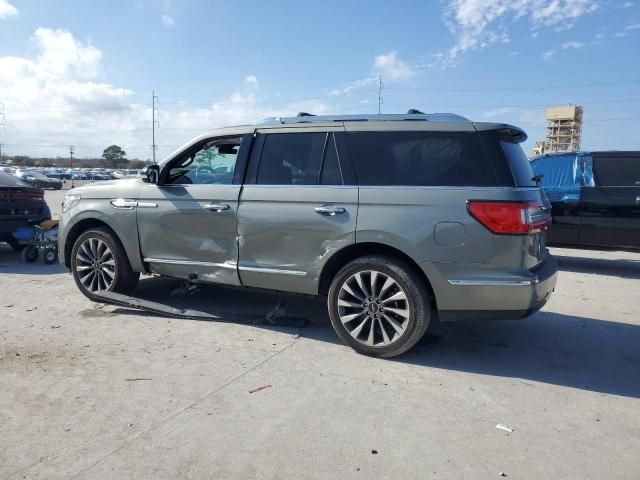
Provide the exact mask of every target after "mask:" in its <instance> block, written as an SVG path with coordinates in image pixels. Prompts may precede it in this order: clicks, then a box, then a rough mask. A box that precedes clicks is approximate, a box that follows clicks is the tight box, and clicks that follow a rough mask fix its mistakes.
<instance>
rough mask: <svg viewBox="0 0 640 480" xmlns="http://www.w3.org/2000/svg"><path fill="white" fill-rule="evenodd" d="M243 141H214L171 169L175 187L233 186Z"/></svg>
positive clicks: (170, 180)
mask: <svg viewBox="0 0 640 480" xmlns="http://www.w3.org/2000/svg"><path fill="white" fill-rule="evenodd" d="M241 142H242V137H235V138H224V139H213V140H210V141H208V142H206V143H205V144H203V145H201V146H200V147H199V148H196V149H195V150H194V151H191V152H189V153H187V154H186V155H185V156H184V157H182V158H181V159H180V160H178V161H177V162H176V163H174V164H173V165H171V167H170V169H169V174H168V178H167V181H166V182H165V183H167V184H172V185H190V184H200V185H202V184H204V185H231V183H233V172H234V169H235V166H236V160H237V158H238V152H239V151H240V144H241Z"/></svg>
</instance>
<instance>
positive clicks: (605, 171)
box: [593, 155, 640, 187]
mask: <svg viewBox="0 0 640 480" xmlns="http://www.w3.org/2000/svg"><path fill="white" fill-rule="evenodd" d="M593 174H594V176H595V181H596V185H598V186H602V187H637V186H640V155H639V156H637V157H609V158H607V157H600V156H597V157H596V156H594V157H593Z"/></svg>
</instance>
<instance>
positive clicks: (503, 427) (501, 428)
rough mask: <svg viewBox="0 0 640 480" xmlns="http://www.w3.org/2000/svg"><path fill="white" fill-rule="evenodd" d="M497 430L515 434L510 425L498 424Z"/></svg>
mask: <svg viewBox="0 0 640 480" xmlns="http://www.w3.org/2000/svg"><path fill="white" fill-rule="evenodd" d="M496 428H497V429H498V430H504V431H505V432H509V433H513V428H511V427H510V426H508V425H503V424H502V423H499V424H497V425H496Z"/></svg>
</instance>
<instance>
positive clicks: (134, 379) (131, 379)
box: [124, 378, 153, 382]
mask: <svg viewBox="0 0 640 480" xmlns="http://www.w3.org/2000/svg"><path fill="white" fill-rule="evenodd" d="M143 380H153V378H125V379H124V381H125V382H140V381H143Z"/></svg>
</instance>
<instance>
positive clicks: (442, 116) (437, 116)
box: [256, 109, 470, 125]
mask: <svg viewBox="0 0 640 480" xmlns="http://www.w3.org/2000/svg"><path fill="white" fill-rule="evenodd" d="M406 120H411V121H429V122H469V121H470V120H469V119H468V118H466V117H463V116H462V115H457V114H455V113H422V112H420V111H419V110H414V109H411V110H409V112H408V113H406V114H397V113H385V114H377V115H376V114H364V115H312V114H309V113H306V112H300V113H299V114H298V115H297V116H295V117H268V118H265V119H262V120H260V121H258V122H256V124H260V125H276V124H282V125H286V124H292V123H315V122H375V121H406Z"/></svg>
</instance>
